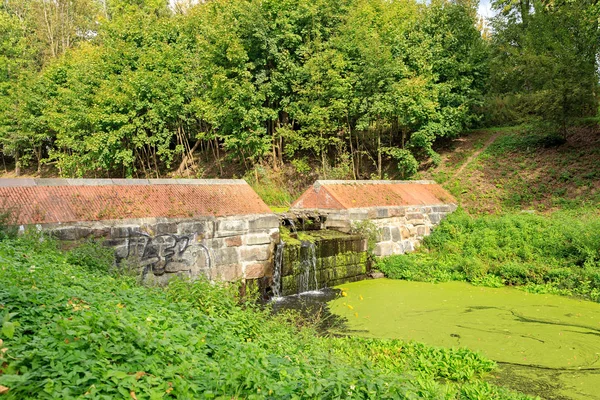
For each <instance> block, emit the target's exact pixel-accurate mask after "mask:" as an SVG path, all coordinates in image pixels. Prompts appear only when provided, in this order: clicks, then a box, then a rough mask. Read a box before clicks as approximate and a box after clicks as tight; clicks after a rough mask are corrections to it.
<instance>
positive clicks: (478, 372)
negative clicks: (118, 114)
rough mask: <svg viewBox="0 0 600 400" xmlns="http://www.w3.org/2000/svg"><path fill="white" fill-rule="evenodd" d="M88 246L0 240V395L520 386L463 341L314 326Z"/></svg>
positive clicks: (405, 393)
mask: <svg viewBox="0 0 600 400" xmlns="http://www.w3.org/2000/svg"><path fill="white" fill-rule="evenodd" d="M97 251H100V249H98V248H96V247H94V246H92V245H89V246H85V247H82V248H80V249H79V250H77V251H76V252H70V253H67V254H64V253H61V252H59V251H58V250H57V249H56V246H55V245H53V244H52V243H51V241H50V240H46V241H45V243H42V244H40V243H37V242H34V241H31V240H28V239H26V238H19V239H15V240H3V241H0V259H2V262H3V264H2V268H0V280H1V281H2V282H3V283H5V284H3V285H1V286H0V305H1V311H0V312H1V314H0V321H2V329H1V332H2V333H1V334H0V336H2V341H0V345H2V346H0V347H2V352H0V385H1V386H2V387H4V388H7V390H8V391H7V392H6V393H4V394H3V398H6V399H23V398H48V399H50V398H62V399H71V398H82V397H90V398H140V399H141V398H156V399H158V398H167V397H171V398H200V397H202V398H254V399H263V398H270V399H273V398H283V399H292V398H296V399H299V398H319V399H339V398H358V399H360V398H371V399H373V398H381V399H391V398H430V399H438V398H448V399H450V398H461V396H462V395H463V394H464V393H467V392H468V393H471V394H473V393H476V396H479V398H496V399H499V400H502V399H507V400H508V399H525V398H526V397H525V396H522V395H519V394H515V393H512V392H508V391H506V390H503V389H501V388H498V387H496V386H493V385H489V384H487V383H485V382H484V381H483V378H484V377H485V375H486V374H487V373H488V372H490V371H491V370H492V369H493V368H494V367H495V364H494V363H493V362H491V361H489V360H487V359H485V358H484V357H482V356H480V355H479V354H476V353H474V352H472V351H469V350H466V349H440V348H434V347H429V346H426V345H422V344H418V343H407V342H403V341H400V340H376V339H359V338H340V337H318V336H316V332H315V331H314V329H312V328H311V326H310V324H308V325H306V324H303V325H301V327H298V324H297V321H298V318H297V317H295V316H294V315H283V316H272V315H271V313H270V311H269V310H268V309H263V308H260V307H258V306H256V305H255V304H252V303H244V304H242V305H240V304H239V301H238V297H237V296H238V295H237V293H238V287H237V286H236V285H228V284H214V283H211V282H208V281H206V280H198V281H196V282H189V281H185V280H174V281H172V282H171V283H170V284H169V285H168V286H167V287H166V288H159V287H143V286H139V285H138V284H137V283H136V281H135V279H132V278H129V277H124V276H118V275H110V274H106V273H105V271H104V267H103V266H101V265H98V264H97V263H96V261H95V260H93V257H92V256H93V255H94V254H96V252H97ZM72 262H74V263H75V264H73V263H72ZM473 396H475V395H473ZM472 398H475V397H472Z"/></svg>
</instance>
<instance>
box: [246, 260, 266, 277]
mask: <svg viewBox="0 0 600 400" xmlns="http://www.w3.org/2000/svg"><path fill="white" fill-rule="evenodd" d="M266 270H267V266H266V265H265V263H253V264H248V265H246V266H245V267H244V278H246V279H258V278H262V277H263V276H265V274H266Z"/></svg>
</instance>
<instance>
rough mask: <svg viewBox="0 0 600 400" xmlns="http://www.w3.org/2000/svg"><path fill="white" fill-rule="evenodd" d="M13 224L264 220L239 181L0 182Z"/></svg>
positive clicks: (261, 207)
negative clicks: (256, 217)
mask: <svg viewBox="0 0 600 400" xmlns="http://www.w3.org/2000/svg"><path fill="white" fill-rule="evenodd" d="M0 210H1V211H4V212H6V211H8V212H10V214H11V220H10V222H11V223H14V224H47V223H65V222H75V221H100V220H115V219H131V218H149V217H170V218H194V217H206V216H215V217H222V216H233V215H246V214H269V213H271V210H270V209H269V207H268V206H267V205H266V204H265V203H264V202H263V201H262V200H261V199H260V197H259V196H258V195H257V194H256V193H255V192H254V190H252V188H251V187H250V186H249V185H248V184H247V183H246V182H245V181H243V180H214V181H211V180H110V179H106V180H103V179H99V180H89V179H82V180H77V179H50V180H44V179H6V180H2V179H0Z"/></svg>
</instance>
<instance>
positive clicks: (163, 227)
mask: <svg viewBox="0 0 600 400" xmlns="http://www.w3.org/2000/svg"><path fill="white" fill-rule="evenodd" d="M154 232H156V234H157V235H162V234H174V233H177V224H176V223H175V222H161V223H158V224H156V225H155V227H154Z"/></svg>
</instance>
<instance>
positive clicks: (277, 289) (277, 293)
mask: <svg viewBox="0 0 600 400" xmlns="http://www.w3.org/2000/svg"><path fill="white" fill-rule="evenodd" d="M284 248H285V243H284V242H283V240H282V241H280V242H279V243H277V245H276V246H275V260H274V265H273V285H272V286H271V288H272V290H273V297H275V298H279V297H281V273H282V269H283V250H284Z"/></svg>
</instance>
